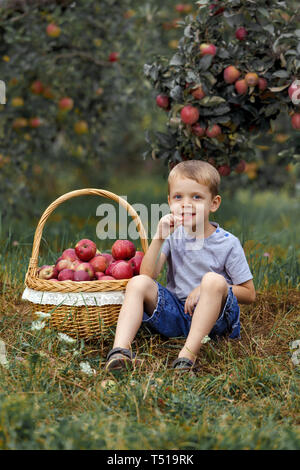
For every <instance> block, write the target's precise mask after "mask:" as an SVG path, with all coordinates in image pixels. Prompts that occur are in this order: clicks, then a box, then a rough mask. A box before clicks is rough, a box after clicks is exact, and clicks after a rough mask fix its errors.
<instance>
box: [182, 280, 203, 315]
mask: <svg viewBox="0 0 300 470" xmlns="http://www.w3.org/2000/svg"><path fill="white" fill-rule="evenodd" d="M199 298H200V286H198V287H195V289H193V290H192V292H190V293H189V295H188V296H187V298H186V300H185V304H184V313H188V314H189V315H190V316H192V315H193V313H194V308H195V306H196V305H197V303H198V300H199Z"/></svg>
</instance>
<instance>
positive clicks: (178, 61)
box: [170, 53, 184, 66]
mask: <svg viewBox="0 0 300 470" xmlns="http://www.w3.org/2000/svg"><path fill="white" fill-rule="evenodd" d="M183 64H184V58H183V57H182V55H181V54H178V53H177V54H174V55H173V57H172V59H171V60H170V65H175V66H179V65H183Z"/></svg>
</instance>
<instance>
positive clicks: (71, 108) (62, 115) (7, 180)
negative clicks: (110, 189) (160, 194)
mask: <svg viewBox="0 0 300 470" xmlns="http://www.w3.org/2000/svg"><path fill="white" fill-rule="evenodd" d="M159 4H160V3H159V1H158V0H149V1H148V2H144V3H143V2H140V1H138V0H134V1H132V0H123V1H122V2H119V1H118V0H101V1H100V0H76V1H70V0H43V1H37V0H22V1H18V0H7V1H4V2H1V3H0V80H2V81H3V82H5V84H6V98H7V101H6V104H2V105H0V116H1V120H0V136H1V139H0V199H1V211H2V214H4V215H5V214H8V213H11V214H16V213H17V212H19V213H21V212H23V211H27V212H29V211H31V210H32V207H33V202H34V200H36V199H38V200H39V199H40V198H42V197H44V196H45V194H46V199H47V200H49V197H57V195H58V194H61V193H62V192H64V191H67V190H70V189H73V188H74V186H75V187H79V186H83V185H84V186H86V185H90V184H97V186H98V187H101V186H105V187H106V184H107V181H108V179H109V176H110V174H111V173H112V172H118V171H121V169H122V168H124V166H125V165H127V166H128V164H130V163H131V162H134V161H136V160H137V158H138V159H139V161H140V157H138V156H137V155H138V152H140V150H141V146H142V145H143V146H144V145H145V141H144V128H145V125H146V124H145V123H146V122H148V123H149V122H152V119H153V117H152V114H150V115H149V113H147V109H148V103H147V100H148V101H149V89H148V88H147V86H145V82H146V80H145V77H144V75H143V65H144V63H145V61H147V60H149V58H152V57H153V53H154V52H155V51H156V52H158V51H164V53H166V52H167V49H169V48H170V47H171V45H172V47H174V40H175V28H176V24H175V23H174V22H173V19H176V17H178V15H179V17H180V15H181V17H182V13H181V12H177V11H176V10H175V9H174V3H173V2H172V1H171V0H167V1H166V2H165V5H164V7H163V8H161V7H160V6H159ZM185 11H186V12H187V10H186V9H185ZM189 11H191V9H190V8H189ZM170 24H172V27H170ZM172 40H173V43H171V45H169V44H168V43H169V42H170V41H172ZM144 117H146V118H145V119H144ZM132 155H134V156H132ZM134 158H135V160H134ZM49 194H50V196H49Z"/></svg>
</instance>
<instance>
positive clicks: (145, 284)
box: [126, 274, 155, 291]
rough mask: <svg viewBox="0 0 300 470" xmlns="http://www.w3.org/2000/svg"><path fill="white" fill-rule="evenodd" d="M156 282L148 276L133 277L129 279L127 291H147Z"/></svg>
mask: <svg viewBox="0 0 300 470" xmlns="http://www.w3.org/2000/svg"><path fill="white" fill-rule="evenodd" d="M154 282H155V281H154V280H153V279H152V278H151V277H150V276H147V275H146V274H138V275H137V276H134V277H132V278H131V279H129V281H128V283H127V286H126V290H129V289H138V290H142V291H144V290H147V289H149V287H150V286H152V285H153V283H154Z"/></svg>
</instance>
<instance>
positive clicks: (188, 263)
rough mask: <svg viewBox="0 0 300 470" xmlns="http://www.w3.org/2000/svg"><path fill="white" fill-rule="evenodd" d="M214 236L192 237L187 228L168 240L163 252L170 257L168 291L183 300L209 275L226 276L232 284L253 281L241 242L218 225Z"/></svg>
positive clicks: (178, 229) (170, 236)
mask: <svg viewBox="0 0 300 470" xmlns="http://www.w3.org/2000/svg"><path fill="white" fill-rule="evenodd" d="M210 223H211V224H212V225H214V226H215V227H216V230H215V232H214V233H212V234H211V235H210V236H209V237H207V238H204V239H202V240H199V239H196V238H195V237H192V236H191V235H190V234H188V233H187V232H186V231H185V229H184V227H183V225H180V226H179V227H178V228H177V229H176V230H174V232H173V233H172V234H171V235H169V236H168V238H166V239H165V241H164V243H163V245H162V248H161V251H162V252H163V253H164V254H165V255H166V256H167V285H166V287H167V289H169V290H170V291H171V292H173V293H174V294H175V295H176V297H178V298H179V299H180V300H185V299H186V298H187V296H188V295H189V293H190V292H191V291H192V290H193V289H194V288H195V287H197V286H198V285H199V284H200V283H201V279H202V277H203V275H204V274H206V273H207V272H215V273H218V274H221V275H222V276H224V278H225V279H226V281H227V282H228V283H229V284H241V283H242V282H246V281H248V280H249V279H253V276H252V274H251V271H250V268H249V266H248V262H247V259H246V256H245V253H244V250H243V247H242V245H241V242H240V240H239V239H238V238H237V237H236V236H235V235H233V234H232V233H230V232H228V231H226V230H224V229H223V228H222V227H220V226H219V224H218V223H217V222H210Z"/></svg>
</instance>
